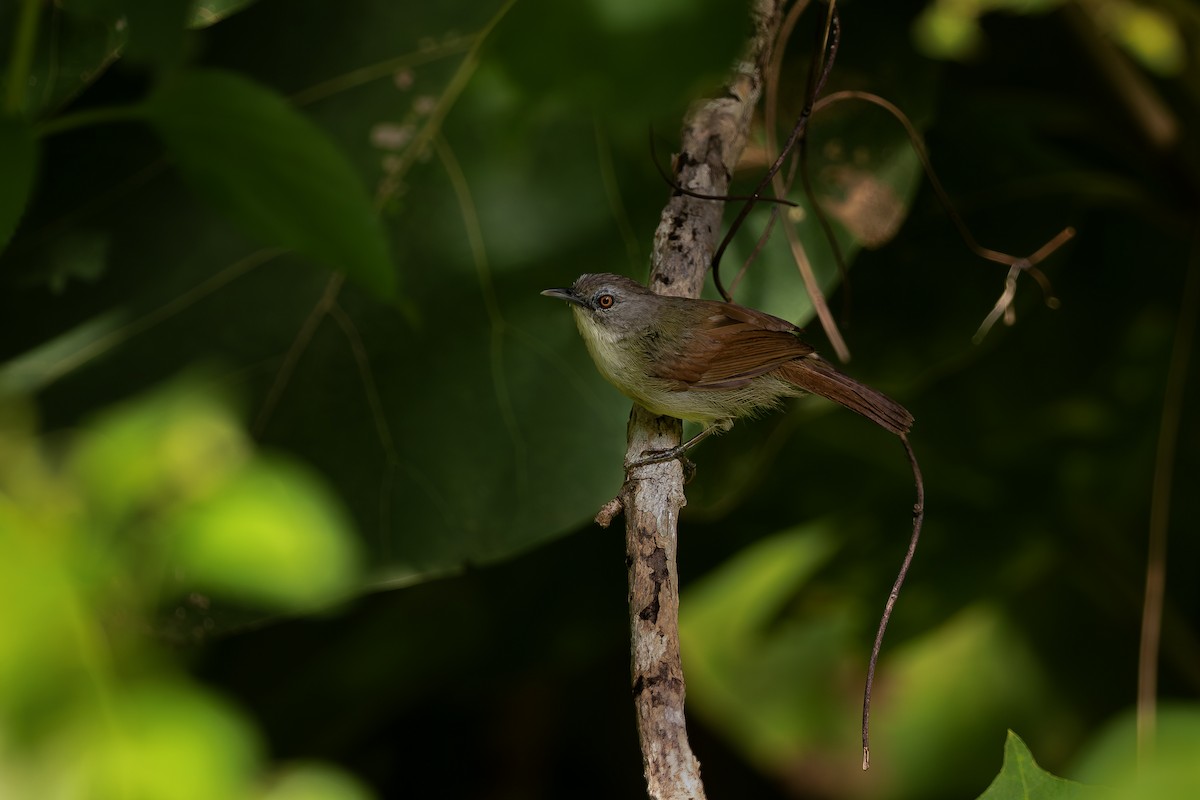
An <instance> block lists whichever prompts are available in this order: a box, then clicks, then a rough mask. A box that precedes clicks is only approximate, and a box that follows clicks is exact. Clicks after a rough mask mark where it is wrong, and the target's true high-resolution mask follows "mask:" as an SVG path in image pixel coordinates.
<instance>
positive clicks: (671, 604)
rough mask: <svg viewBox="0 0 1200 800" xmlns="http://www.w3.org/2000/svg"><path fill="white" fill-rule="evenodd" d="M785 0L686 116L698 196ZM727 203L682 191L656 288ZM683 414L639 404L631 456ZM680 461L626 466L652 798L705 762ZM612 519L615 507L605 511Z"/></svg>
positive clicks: (727, 152) (679, 160) (632, 421)
mask: <svg viewBox="0 0 1200 800" xmlns="http://www.w3.org/2000/svg"><path fill="white" fill-rule="evenodd" d="M781 7H782V0H754V2H753V7H752V17H753V20H754V36H753V38H752V39H751V41H750V44H749V47H748V49H747V52H746V55H745V59H744V60H743V61H742V62H741V63H740V64H738V65H737V67H736V70H735V73H734V75H733V76H732V79H731V80H730V83H729V85H728V86H727V87H726V91H725V93H724V96H722V97H719V98H716V99H712V100H706V101H702V102H699V103H697V104H695V105H694V106H693V107H692V108H691V110H689V112H688V115H687V118H686V119H685V120H684V124H683V132H682V142H681V147H680V152H679V154H678V156H677V157H676V159H675V166H674V172H675V179H676V181H677V183H678V185H679V186H682V187H684V188H685V189H688V190H690V191H692V192H696V193H698V194H702V195H724V194H726V193H727V191H728V188H729V181H730V177H731V175H732V174H733V169H734V166H735V165H736V164H737V160H738V158H739V157H740V156H741V153H742V150H743V148H744V147H745V144H746V138H747V134H748V132H749V129H750V121H751V117H752V116H753V111H754V107H755V105H756V104H757V103H758V98H759V95H760V94H761V90H762V82H763V77H762V76H763V70H764V68H765V66H766V63H767V60H768V59H769V58H770V54H771V53H770V51H771V46H772V42H773V41H774V40H775V36H776V33H777V31H778V28H779V23H780V17H781ZM723 211H724V205H723V202H722V201H720V200H705V199H700V198H697V197H694V196H690V195H686V194H682V193H679V192H676V193H675V194H673V196H672V197H671V199H670V201H669V202H668V203H667V205H666V207H665V208H664V209H663V213H662V218H661V220H660V222H659V225H658V230H657V231H656V232H655V235H654V251H653V253H652V255H651V267H652V269H651V274H650V281H649V285H650V288H651V289H653V290H654V291H656V292H659V293H660V294H669V295H676V296H684V297H698V296H699V295H700V289H701V287H702V286H703V285H704V276H705V272H706V271H707V269H708V264H709V261H710V259H711V258H712V254H713V250H714V249H715V247H716V242H717V234H718V231H719V229H720V225H721V214H722V212H723ZM681 427H682V426H681V424H680V422H679V421H678V420H675V419H670V418H666V417H655V416H653V415H652V414H650V413H649V412H647V411H646V410H645V409H642V408H641V407H639V406H634V408H633V411H632V413H631V414H630V418H629V450H628V454H627V456H626V462H627V463H628V462H630V461H633V460H635V459H637V458H638V457H639V456H640V455H641V454H642V453H643V452H644V451H646V450H665V449H668V448H671V447H675V446H677V445H678V444H679V441H680V434H681ZM683 478H684V476H683V467H682V465H681V464H680V462H679V461H669V462H665V463H660V464H650V465H647V466H643V467H638V468H637V469H635V470H629V471H628V473H627V479H626V482H625V486H624V487H623V488H622V490H621V502H622V505H623V506H624V509H625V525H626V552H627V561H628V565H629V612H630V635H631V652H632V680H633V696H634V702H635V704H636V707H637V721H638V734H639V737H640V739H641V744H642V761H643V765H644V767H645V774H646V785H647V790H648V792H649V795H650V797H651V798H653V799H654V800H682V798H690V800H703V798H704V797H705V794H704V786H703V784H702V783H701V781H700V764H699V762H697V760H696V757H695V756H694V755H693V754H692V750H691V747H690V746H689V745H688V740H687V730H686V727H685V724H684V715H683V700H684V679H683V667H682V665H681V661H680V656H679V575H678V571H677V569H676V563H675V553H676V523H677V522H678V519H679V510H680V509H681V508H682V507H683V506H684V504H685V503H686V498H685V497H684V493H683ZM609 518H611V516H610V517H609Z"/></svg>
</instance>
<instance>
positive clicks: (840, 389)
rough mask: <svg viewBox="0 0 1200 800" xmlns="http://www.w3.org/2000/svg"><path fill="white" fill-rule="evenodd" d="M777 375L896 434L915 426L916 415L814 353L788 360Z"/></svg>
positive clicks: (906, 431) (898, 434)
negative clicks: (839, 370) (914, 416)
mask: <svg viewBox="0 0 1200 800" xmlns="http://www.w3.org/2000/svg"><path fill="white" fill-rule="evenodd" d="M775 374H776V375H778V376H779V377H780V378H783V379H784V380H786V381H788V382H789V383H793V384H795V385H796V386H798V387H799V388H801V389H803V390H804V391H806V392H810V393H812V394H815V395H820V396H821V397H824V398H826V399H828V400H832V401H833V402H835V403H837V404H838V405H841V406H845V407H846V408H848V409H850V410H851V411H853V412H855V413H857V414H862V415H863V416H864V417H866V418H867V419H869V420H871V421H872V422H874V423H875V424H876V425H878V426H879V427H881V428H886V429H887V430H889V431H891V432H892V433H894V434H896V435H897V436H903V435H904V434H906V433H908V431H909V430H910V429H911V428H912V424H913V416H912V414H910V413H908V409H906V408H905V407H904V406H902V405H900V404H899V403H897V402H896V401H895V400H893V399H892V398H890V397H888V396H887V395H885V394H883V393H882V392H877V391H875V390H874V389H872V388H871V387H870V386H866V385H864V384H861V383H859V382H858V381H856V380H854V379H853V378H850V377H848V376H846V375H843V374H842V373H840V372H838V371H837V370H836V369H834V368H833V366H832V365H831V364H830V363H829V362H828V361H825V360H824V359H822V358H820V357H817V356H815V355H813V356H808V357H807V358H798V359H796V360H795V361H789V362H788V363H786V364H784V365H783V366H782V367H780V368H779V369H778V370H777V371H776V373H775Z"/></svg>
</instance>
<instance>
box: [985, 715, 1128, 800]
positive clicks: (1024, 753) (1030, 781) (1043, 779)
mask: <svg viewBox="0 0 1200 800" xmlns="http://www.w3.org/2000/svg"><path fill="white" fill-rule="evenodd" d="M1103 796H1104V795H1102V794H1100V793H1099V792H1097V791H1096V790H1095V789H1090V788H1089V787H1086V786H1084V785H1083V784H1081V783H1075V782H1074V781H1068V780H1066V779H1064V778H1059V777H1057V776H1055V775H1051V774H1050V773H1049V772H1046V770H1044V769H1042V768H1041V767H1039V766H1038V764H1037V762H1036V761H1034V760H1033V754H1032V753H1030V752H1029V748H1028V747H1026V746H1025V742H1023V741H1021V737H1020V736H1017V734H1015V733H1013V732H1012V731H1009V732H1008V739H1007V740H1006V741H1005V742H1004V766H1002V767H1001V768H1000V774H999V775H997V776H996V779H995V780H994V781H992V783H991V785H990V786H988V788H987V790H986V791H985V792H984V793H983V794H981V795H979V800H1085V798H1101V797H1103Z"/></svg>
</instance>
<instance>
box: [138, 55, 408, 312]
mask: <svg viewBox="0 0 1200 800" xmlns="http://www.w3.org/2000/svg"><path fill="white" fill-rule="evenodd" d="M145 108H146V112H147V114H148V117H149V121H150V123H151V124H152V125H153V126H154V128H155V130H157V131H158V133H159V135H160V136H161V137H162V138H163V140H164V141H165V142H166V145H167V147H168V149H169V150H170V151H171V154H172V155H174V156H175V158H176V160H177V161H178V164H179V169H180V171H181V172H182V173H183V176H184V178H185V179H186V180H187V181H188V183H189V184H190V185H191V186H192V188H193V189H194V190H195V191H196V192H197V193H199V194H200V195H202V196H204V197H205V198H207V199H208V200H209V201H210V202H211V203H212V204H213V205H214V206H216V207H217V209H219V210H220V211H222V212H223V213H224V214H225V215H226V216H228V217H230V218H231V219H232V220H233V221H234V222H235V223H236V224H238V225H239V226H240V227H242V228H243V229H244V230H245V231H246V232H247V233H249V234H251V235H253V236H256V237H258V238H259V239H261V240H262V241H264V242H266V243H267V244H272V245H279V246H282V247H288V248H291V249H293V250H296V251H297V252H298V253H301V254H302V255H305V256H308V257H310V258H312V259H314V260H316V261H320V262H322V263H324V264H325V265H326V266H329V267H331V268H332V269H334V270H337V271H340V272H345V273H346V275H347V276H349V277H350V278H352V279H354V280H357V281H359V282H360V283H362V284H363V285H364V286H366V287H367V288H369V289H371V290H372V291H373V292H375V293H376V294H378V295H382V296H390V295H391V294H392V293H393V291H394V289H395V275H394V273H393V270H392V265H391V261H390V259H389V257H388V248H387V243H386V241H385V239H384V235H383V230H382V228H381V227H380V225H379V220H378V217H377V215H376V213H375V211H374V209H373V208H372V206H371V201H370V199H369V198H368V196H367V193H366V190H365V188H364V187H363V184H362V181H361V179H360V178H359V176H358V175H356V174H355V172H354V169H353V167H351V165H350V164H349V163H348V161H347V160H346V157H345V156H344V155H343V154H342V152H341V151H339V150H338V148H337V147H336V146H334V144H333V143H332V142H330V141H329V139H328V138H327V137H326V136H325V134H324V133H323V132H322V131H321V130H320V129H318V128H317V127H316V125H314V124H313V123H312V122H310V121H309V120H307V119H305V118H304V117H303V116H301V115H300V114H298V113H297V112H296V111H295V110H294V109H292V108H291V107H290V106H289V105H288V103H287V102H286V101H285V100H284V99H283V98H282V97H280V96H279V95H278V94H276V93H275V92H273V91H271V90H269V89H267V88H265V87H262V86H259V85H257V84H255V83H253V82H251V81H248V80H246V79H245V78H241V77H239V76H237V75H234V74H232V73H226V72H218V71H194V72H186V73H183V74H180V75H177V76H175V77H174V78H173V79H171V80H169V81H168V82H167V83H165V84H164V85H163V86H162V87H161V88H160V89H159V90H158V91H157V92H155V93H154V94H153V95H152V96H151V97H150V99H149V100H148V101H147V104H146V107H145Z"/></svg>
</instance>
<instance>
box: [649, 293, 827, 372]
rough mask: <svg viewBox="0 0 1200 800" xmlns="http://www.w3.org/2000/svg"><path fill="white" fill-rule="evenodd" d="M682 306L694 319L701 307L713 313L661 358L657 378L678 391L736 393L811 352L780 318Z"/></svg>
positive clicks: (723, 306)
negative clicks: (707, 390) (737, 389)
mask: <svg viewBox="0 0 1200 800" xmlns="http://www.w3.org/2000/svg"><path fill="white" fill-rule="evenodd" d="M680 303H681V304H682V303H686V304H687V308H688V311H689V312H690V313H689V314H688V317H689V318H691V319H695V309H696V308H698V307H703V308H704V309H705V310H706V311H708V312H709V313H708V316H707V317H706V318H704V320H703V323H702V324H701V325H697V326H695V327H694V328H693V333H692V335H691V337H690V338H689V339H687V340H685V344H684V345H683V346H682V347H680V348H679V350H678V351H677V352H675V353H672V354H670V357H666V358H660V359H658V367H659V370H658V375H657V377H660V378H663V379H666V380H669V381H674V382H676V383H677V384H678V385H679V388H680V389H735V388H737V387H739V386H745V385H746V384H748V383H750V381H751V380H753V379H754V378H756V377H758V376H759V375H762V374H764V373H767V372H770V371H771V370H773V369H775V368H776V367H778V366H779V365H781V364H785V363H787V362H789V361H792V360H794V359H797V358H801V357H803V356H806V355H808V354H809V353H811V352H813V349H812V348H811V347H810V346H808V345H807V344H805V343H804V342H803V341H801V340H800V339H799V338H798V337H797V334H798V333H799V332H800V329H799V328H797V327H796V326H795V325H793V324H792V323H790V322H788V321H786V320H782V319H780V318H779V317H773V316H771V315H770V314H765V313H763V312H761V311H755V310H754V309H752V308H745V307H743V306H739V305H734V304H731V303H719V302H716V301H712V300H680ZM681 308H684V306H681Z"/></svg>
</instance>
